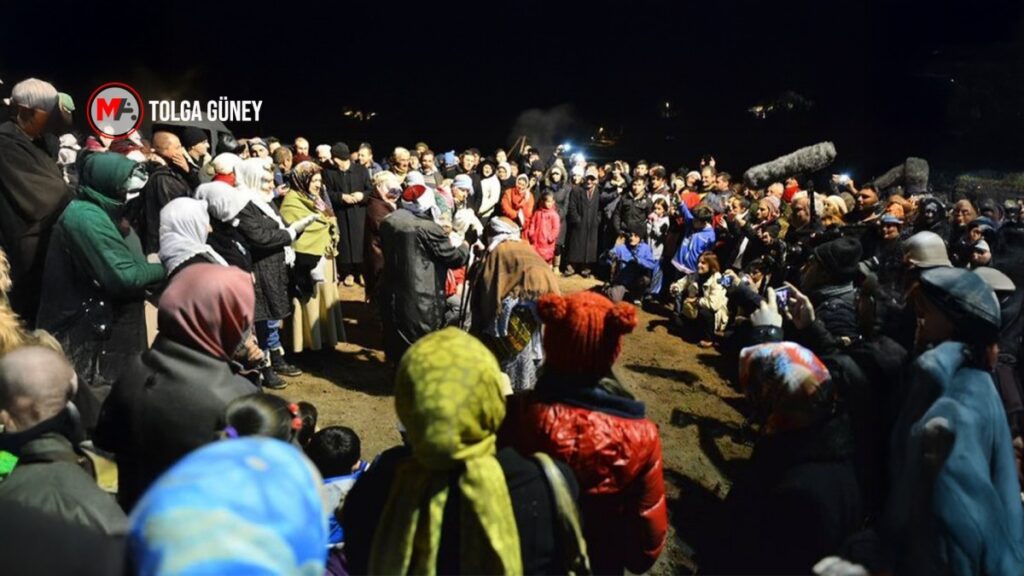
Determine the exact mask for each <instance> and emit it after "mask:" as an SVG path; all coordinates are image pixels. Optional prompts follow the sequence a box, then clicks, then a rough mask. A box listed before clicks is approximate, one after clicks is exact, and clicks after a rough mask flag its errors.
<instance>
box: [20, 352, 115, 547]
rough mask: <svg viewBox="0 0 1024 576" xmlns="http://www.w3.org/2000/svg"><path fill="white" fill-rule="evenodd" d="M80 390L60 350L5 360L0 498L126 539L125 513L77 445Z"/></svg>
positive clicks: (22, 355) (22, 353) (26, 353)
mask: <svg viewBox="0 0 1024 576" xmlns="http://www.w3.org/2000/svg"><path fill="white" fill-rule="evenodd" d="M77 386H78V382H77V379H76V377H75V372H74V370H73V369H72V367H71V365H70V364H69V363H68V361H67V360H66V359H65V358H64V355H63V354H61V353H59V352H57V351H55V350H52V349H49V348H43V347H40V346H33V345H29V346H22V347H20V348H17V349H15V350H13V351H10V352H7V353H6V354H4V355H3V356H0V500H3V501H8V502H14V503H18V504H21V505H24V506H25V507H27V508H31V509H33V510H36V511H39V512H42V513H44V514H46V515H48V516H52V517H55V518H59V519H61V520H62V521H63V522H65V523H67V524H75V525H80V526H84V527H88V528H92V529H95V530H97V531H100V532H102V533H105V534H113V535H119V534H123V533H124V532H125V531H126V530H127V528H128V521H127V519H126V518H125V515H124V512H122V511H121V509H120V508H118V506H117V503H116V502H115V501H114V499H113V498H112V497H111V496H110V495H109V494H107V493H105V492H103V491H102V490H100V488H99V487H98V486H97V485H96V480H95V478H94V477H93V475H92V473H91V471H87V470H86V468H85V465H86V464H87V460H86V458H85V456H84V455H82V453H81V452H79V451H78V448H77V446H76V443H77V442H78V441H79V440H81V438H82V430H81V428H80V426H79V425H78V421H77V410H76V409H75V407H74V404H72V403H71V398H72V397H73V396H74V395H75V388H76V387H77ZM3 521H4V522H6V521H7V519H6V518H4V520H3ZM39 536H40V537H51V536H55V535H50V534H47V535H42V534H41V535H39ZM8 552H10V553H14V552H16V551H15V550H8Z"/></svg>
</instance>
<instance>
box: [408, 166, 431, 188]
mask: <svg viewBox="0 0 1024 576" xmlns="http://www.w3.org/2000/svg"><path fill="white" fill-rule="evenodd" d="M405 185H406V186H410V187H411V186H426V185H427V181H426V180H424V179H423V174H421V173H420V172H417V171H416V170H413V171H412V172H409V173H408V174H406V175H405Z"/></svg>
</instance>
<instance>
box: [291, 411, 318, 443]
mask: <svg viewBox="0 0 1024 576" xmlns="http://www.w3.org/2000/svg"><path fill="white" fill-rule="evenodd" d="M298 407H299V418H302V429H301V430H299V433H298V435H297V436H296V437H295V439H296V440H298V442H299V446H301V447H303V448H305V447H306V446H308V445H309V441H310V440H311V439H312V438H313V434H315V433H316V430H317V428H316V422H317V420H318V419H319V417H320V412H319V411H318V410H317V409H316V406H313V405H312V404H310V403H309V402H305V401H303V402H299V403H298Z"/></svg>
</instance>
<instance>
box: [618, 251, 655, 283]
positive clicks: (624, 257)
mask: <svg viewBox="0 0 1024 576" xmlns="http://www.w3.org/2000/svg"><path fill="white" fill-rule="evenodd" d="M608 257H609V258H610V259H611V260H612V261H613V262H618V263H619V267H618V268H617V269H616V271H615V278H613V279H612V284H621V285H623V286H628V285H630V284H632V282H633V281H634V280H636V278H637V274H638V273H639V274H650V273H651V272H653V271H654V269H655V268H657V267H658V261H657V260H656V259H655V258H654V253H653V252H652V251H651V245H650V244H648V243H647V242H641V243H639V244H637V245H636V248H633V249H630V247H629V246H627V245H625V244H619V245H618V246H616V247H614V248H612V249H611V250H610V251H609V252H608Z"/></svg>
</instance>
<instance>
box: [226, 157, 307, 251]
mask: <svg viewBox="0 0 1024 576" xmlns="http://www.w3.org/2000/svg"><path fill="white" fill-rule="evenodd" d="M272 162H273V161H272V160H271V159H270V158H248V159H246V160H242V161H241V162H239V163H238V164H237V165H236V166H235V184H236V185H237V186H238V188H239V191H240V192H241V193H242V194H244V195H246V196H248V198H249V200H250V201H252V204H253V206H255V207H257V208H259V209H260V210H261V211H262V212H263V213H264V214H266V215H267V216H269V217H270V218H272V219H273V220H274V221H275V222H277V227H278V228H280V229H281V230H287V229H288V227H287V226H285V224H284V220H282V219H281V215H280V214H279V213H278V212H277V210H276V209H275V208H274V205H273V204H271V202H273V201H274V191H273V190H271V191H270V192H264V191H263V183H264V182H265V181H266V179H267V177H269V176H271V171H270V169H271V166H273V164H272ZM293 237H294V234H293ZM284 262H285V264H287V265H289V266H291V265H292V263H294V262H295V250H294V249H293V248H292V247H291V246H285V248H284Z"/></svg>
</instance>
